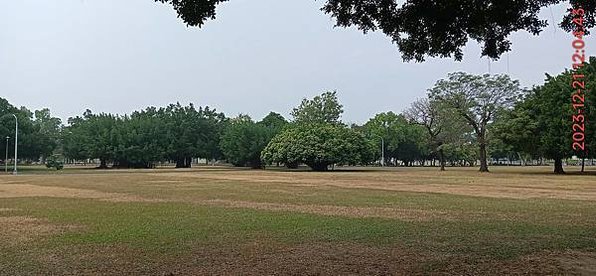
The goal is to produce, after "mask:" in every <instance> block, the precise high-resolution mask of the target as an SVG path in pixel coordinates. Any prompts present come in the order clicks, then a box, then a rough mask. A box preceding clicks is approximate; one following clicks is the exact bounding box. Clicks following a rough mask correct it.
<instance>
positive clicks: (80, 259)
mask: <svg viewBox="0 0 596 276" xmlns="http://www.w3.org/2000/svg"><path fill="white" fill-rule="evenodd" d="M569 170H573V169H569ZM492 171H493V172H492V173H490V174H480V173H478V172H477V171H476V170H475V169H473V168H449V171H447V172H439V171H437V169H436V168H392V169H380V168H377V169H364V170H341V171H334V172H325V173H315V172H306V171H297V172H289V171H282V170H266V171H260V170H240V169H231V168H218V167H200V168H195V169H188V170H173V169H157V170H138V171H133V170H130V171H129V170H109V171H99V170H94V169H72V168H67V169H66V170H64V171H62V172H51V171H45V170H29V171H25V172H24V174H22V175H19V176H16V177H15V176H10V175H2V176H0V275H50V274H51V275H56V274H59V275H131V274H133V275H202V274H218V275H263V274H266V275H271V274H275V275H354V274H362V275H387V274H389V275H412V274H458V275H469V274H474V275H491V274H492V275H502V274H537V275H544V274H578V275H591V274H596V176H595V175H580V174H570V175H564V176H561V175H553V174H551V173H550V171H551V168H547V167H527V168H523V167H493V168H492Z"/></svg>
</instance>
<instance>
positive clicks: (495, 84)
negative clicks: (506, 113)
mask: <svg viewBox="0 0 596 276" xmlns="http://www.w3.org/2000/svg"><path fill="white" fill-rule="evenodd" d="M522 93H523V89H521V87H520V84H519V82H518V81H514V80H511V78H509V76H507V75H482V76H476V75H470V74H467V73H463V72H457V73H451V74H449V76H448V78H447V79H445V80H440V81H438V82H437V84H436V85H435V86H434V87H433V88H432V89H431V90H430V95H431V98H432V99H433V100H437V101H441V102H443V103H444V104H446V105H448V106H450V107H451V108H453V110H455V111H456V112H457V113H458V114H459V115H460V116H461V117H462V118H463V119H464V120H465V121H466V122H467V123H468V125H470V127H471V128H472V129H473V130H474V133H475V134H476V139H477V143H478V147H479V154H480V171H482V172H488V162H487V157H488V156H487V147H488V144H489V142H488V139H487V134H488V132H487V131H488V126H489V124H490V123H492V122H493V120H494V119H495V116H496V115H497V113H498V112H500V111H502V110H504V109H508V108H511V107H512V106H513V105H514V104H515V103H516V102H517V101H518V99H519V97H520V95H521V94H522Z"/></svg>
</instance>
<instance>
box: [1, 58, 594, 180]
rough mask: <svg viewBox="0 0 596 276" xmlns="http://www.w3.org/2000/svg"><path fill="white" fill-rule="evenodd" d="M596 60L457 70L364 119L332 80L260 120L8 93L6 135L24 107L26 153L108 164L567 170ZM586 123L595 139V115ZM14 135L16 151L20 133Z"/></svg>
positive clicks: (590, 112)
mask: <svg viewBox="0 0 596 276" xmlns="http://www.w3.org/2000/svg"><path fill="white" fill-rule="evenodd" d="M595 66H596V58H594V57H593V58H591V59H590V62H589V63H586V64H585V66H584V67H582V68H580V69H579V70H578V71H565V72H563V73H561V74H559V75H557V76H548V75H547V77H546V80H545V83H544V84H543V85H540V86H535V87H533V88H531V89H526V88H522V87H521V86H520V84H519V82H518V81H516V80H512V79H511V78H510V77H509V76H507V75H472V74H467V73H463V72H457V73H451V74H449V75H448V76H447V77H446V78H445V79H442V80H439V81H438V82H436V84H435V85H434V86H433V87H431V88H430V89H429V90H428V93H427V95H426V97H424V98H421V99H418V100H417V101H415V102H414V103H412V104H411V106H410V107H409V108H408V109H406V110H405V111H403V112H402V113H400V114H397V113H394V112H391V111H388V112H383V113H379V114H377V115H375V116H374V117H373V118H371V119H369V120H368V121H367V122H366V123H364V124H362V125H358V124H346V123H345V122H343V121H342V119H341V117H342V115H343V112H344V109H343V106H342V105H341V103H340V102H339V100H338V98H337V93H336V92H334V91H329V92H324V93H322V94H321V95H319V96H316V97H314V98H312V99H304V100H303V101H302V102H301V103H300V104H299V105H298V106H296V108H294V109H293V110H292V111H291V112H290V114H291V119H290V120H287V119H286V118H284V117H283V116H282V115H280V114H278V113H275V112H271V113H270V114H269V115H267V116H266V117H265V118H263V119H261V120H260V121H255V120H253V119H252V118H251V117H249V116H247V115H238V116H236V117H232V118H230V117H227V116H226V115H225V114H223V113H221V112H218V111H216V110H215V109H212V108H210V107H196V106H194V105H192V104H190V105H187V106H183V105H181V104H179V103H177V104H171V105H169V106H166V107H161V108H156V107H149V108H146V109H144V110H141V111H135V112H133V113H132V114H129V115H115V114H107V113H93V112H92V111H90V110H87V111H86V112H84V113H83V114H82V115H81V116H76V117H72V118H69V119H68V121H67V122H66V124H63V123H62V122H61V121H60V119H58V118H54V117H52V116H51V114H50V111H49V110H48V109H43V110H39V111H34V112H31V111H29V110H28V109H26V108H24V107H21V108H16V107H14V106H12V105H10V104H9V103H8V101H6V100H5V99H0V118H1V119H0V135H2V137H14V118H12V116H7V115H10V114H15V115H17V117H18V119H19V124H20V130H19V137H20V139H19V145H20V147H19V152H20V161H21V162H26V161H41V162H46V160H47V159H48V158H50V157H53V158H54V159H55V158H56V156H59V158H65V159H68V160H79V161H80V160H96V161H97V162H98V164H99V167H100V168H108V167H114V168H153V167H155V166H156V165H158V164H159V163H162V162H172V163H175V164H176V167H177V168H188V167H191V166H192V163H193V160H195V159H196V158H200V159H204V160H207V162H210V161H216V160H220V161H226V162H228V163H230V164H233V165H234V166H239V167H252V168H263V167H265V166H269V165H275V166H286V167H288V168H297V167H298V166H300V165H302V164H304V165H307V166H308V167H310V168H312V169H313V170H316V171H325V170H328V169H329V168H331V167H333V166H336V165H351V166H356V165H362V166H366V165H381V164H383V165H389V166H414V165H432V166H437V167H440V169H441V170H445V168H446V167H448V166H476V165H479V167H480V171H483V172H487V171H489V164H490V161H491V160H492V161H495V160H509V161H511V160H515V161H518V162H519V163H523V164H529V163H531V162H532V161H533V160H553V161H554V172H555V173H564V170H563V161H564V160H565V159H568V158H571V157H572V156H579V157H580V158H593V157H594V156H593V154H592V153H591V151H586V152H581V153H578V152H574V151H573V150H572V148H571V144H572V135H571V133H572V120H571V116H572V113H573V108H572V106H571V95H572V94H573V92H574V91H573V88H572V86H571V85H570V83H571V79H572V74H584V75H585V76H586V77H585V79H586V80H587V83H586V87H587V90H586V94H587V95H593V94H595V93H594V92H596V91H594V90H595V88H594V87H596V86H595V85H596V83H595V82H596V68H595ZM594 104H596V102H595V100H594V99H593V97H590V96H588V97H586V99H585V105H586V114H585V117H586V118H595V117H594V116H596V114H594V113H595V112H594V109H593V108H592V106H593V105H594ZM585 123H586V141H587V143H588V144H587V148H588V149H591V148H592V147H594V146H596V139H594V138H596V137H594V136H595V133H594V129H596V126H595V125H594V122H593V121H592V120H589V119H586V120H585ZM8 142H9V145H8V146H9V151H10V150H11V147H12V145H13V144H11V143H12V142H13V140H12V139H9V140H8ZM0 149H3V150H6V144H5V143H2V146H1V147H0ZM382 158H384V159H383V160H381V159H382Z"/></svg>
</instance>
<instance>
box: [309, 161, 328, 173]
mask: <svg viewBox="0 0 596 276" xmlns="http://www.w3.org/2000/svg"><path fill="white" fill-rule="evenodd" d="M310 167H311V168H312V170H313V171H317V172H326V171H328V170H329V165H328V164H326V163H315V164H312V166H310Z"/></svg>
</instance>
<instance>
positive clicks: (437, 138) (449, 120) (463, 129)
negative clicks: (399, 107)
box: [404, 98, 471, 171]
mask: <svg viewBox="0 0 596 276" xmlns="http://www.w3.org/2000/svg"><path fill="white" fill-rule="evenodd" d="M404 115H405V116H406V118H408V120H409V121H410V122H412V123H414V124H418V125H420V126H422V127H423V128H424V129H425V130H426V132H425V133H426V137H427V139H428V146H429V148H430V150H431V151H432V152H433V153H435V154H436V156H437V157H438V158H439V164H440V168H441V171H444V170H445V153H444V147H443V146H444V145H445V144H447V143H453V144H458V143H462V142H463V140H464V139H463V138H464V136H465V134H466V133H468V132H470V131H471V129H469V127H468V126H467V125H466V123H465V121H463V120H462V119H461V118H459V116H457V114H456V112H454V110H453V109H452V108H449V107H448V106H446V105H445V104H443V103H441V102H440V101H437V100H431V99H428V98H422V99H418V100H416V101H415V102H414V103H412V105H411V106H410V108H408V109H407V110H406V111H405V112H404Z"/></svg>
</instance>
